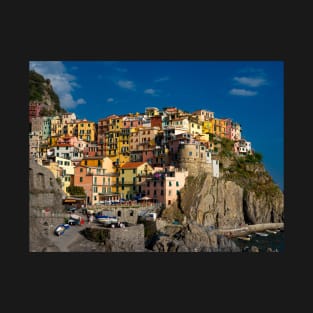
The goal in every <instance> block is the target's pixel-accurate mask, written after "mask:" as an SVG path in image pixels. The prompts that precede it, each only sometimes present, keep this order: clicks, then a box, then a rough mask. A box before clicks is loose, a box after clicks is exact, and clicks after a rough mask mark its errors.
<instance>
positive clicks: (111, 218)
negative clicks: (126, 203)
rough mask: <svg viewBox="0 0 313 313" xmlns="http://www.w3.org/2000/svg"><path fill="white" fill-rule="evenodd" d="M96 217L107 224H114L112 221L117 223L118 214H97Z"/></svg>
mask: <svg viewBox="0 0 313 313" xmlns="http://www.w3.org/2000/svg"><path fill="white" fill-rule="evenodd" d="M96 219H97V221H98V222H99V223H102V224H107V225H109V224H112V223H117V217H116V216H108V215H98V216H96Z"/></svg>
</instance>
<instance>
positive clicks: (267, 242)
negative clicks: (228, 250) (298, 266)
mask: <svg viewBox="0 0 313 313" xmlns="http://www.w3.org/2000/svg"><path fill="white" fill-rule="evenodd" d="M251 235H252V237H251V240H250V241H245V240H241V239H238V238H234V239H233V240H234V241H235V243H236V245H237V246H239V247H240V248H241V249H248V248H249V249H250V248H251V247H252V246H256V247H258V248H259V251H260V252H266V250H267V248H271V249H272V250H273V251H274V250H276V251H278V252H284V251H285V233H284V231H280V232H278V233H277V234H268V236H267V237H261V236H259V235H257V234H254V233H252V234H251ZM246 247H247V248H246Z"/></svg>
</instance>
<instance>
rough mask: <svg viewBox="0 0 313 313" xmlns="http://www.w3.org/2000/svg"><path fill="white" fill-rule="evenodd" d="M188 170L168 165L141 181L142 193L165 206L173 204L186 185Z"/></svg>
mask: <svg viewBox="0 0 313 313" xmlns="http://www.w3.org/2000/svg"><path fill="white" fill-rule="evenodd" d="M187 176H188V171H186V170H182V169H178V168H173V167H171V166H169V167H166V168H165V169H164V170H161V171H158V172H155V173H154V174H152V175H150V177H148V178H147V179H146V180H145V181H144V182H142V183H141V190H142V194H143V195H144V196H146V197H149V198H151V199H153V200H154V201H155V202H159V203H162V204H163V205H164V207H168V206H170V205H172V204H173V203H174V202H175V201H176V200H177V197H178V195H179V192H180V190H181V189H182V188H183V187H184V185H185V181H186V177H187Z"/></svg>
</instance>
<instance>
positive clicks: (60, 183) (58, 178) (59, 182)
mask: <svg viewBox="0 0 313 313" xmlns="http://www.w3.org/2000/svg"><path fill="white" fill-rule="evenodd" d="M56 181H57V183H58V184H59V186H60V187H62V180H61V178H60V177H57V178H56Z"/></svg>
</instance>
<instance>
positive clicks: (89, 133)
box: [76, 120, 96, 142]
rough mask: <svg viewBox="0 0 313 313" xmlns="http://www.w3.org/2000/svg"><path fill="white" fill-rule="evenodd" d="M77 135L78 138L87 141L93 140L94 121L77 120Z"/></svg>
mask: <svg viewBox="0 0 313 313" xmlns="http://www.w3.org/2000/svg"><path fill="white" fill-rule="evenodd" d="M76 124H77V136H78V139H81V140H85V141H87V142H94V141H95V138H96V123H95V122H90V121H87V120H81V121H77V122H76Z"/></svg>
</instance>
